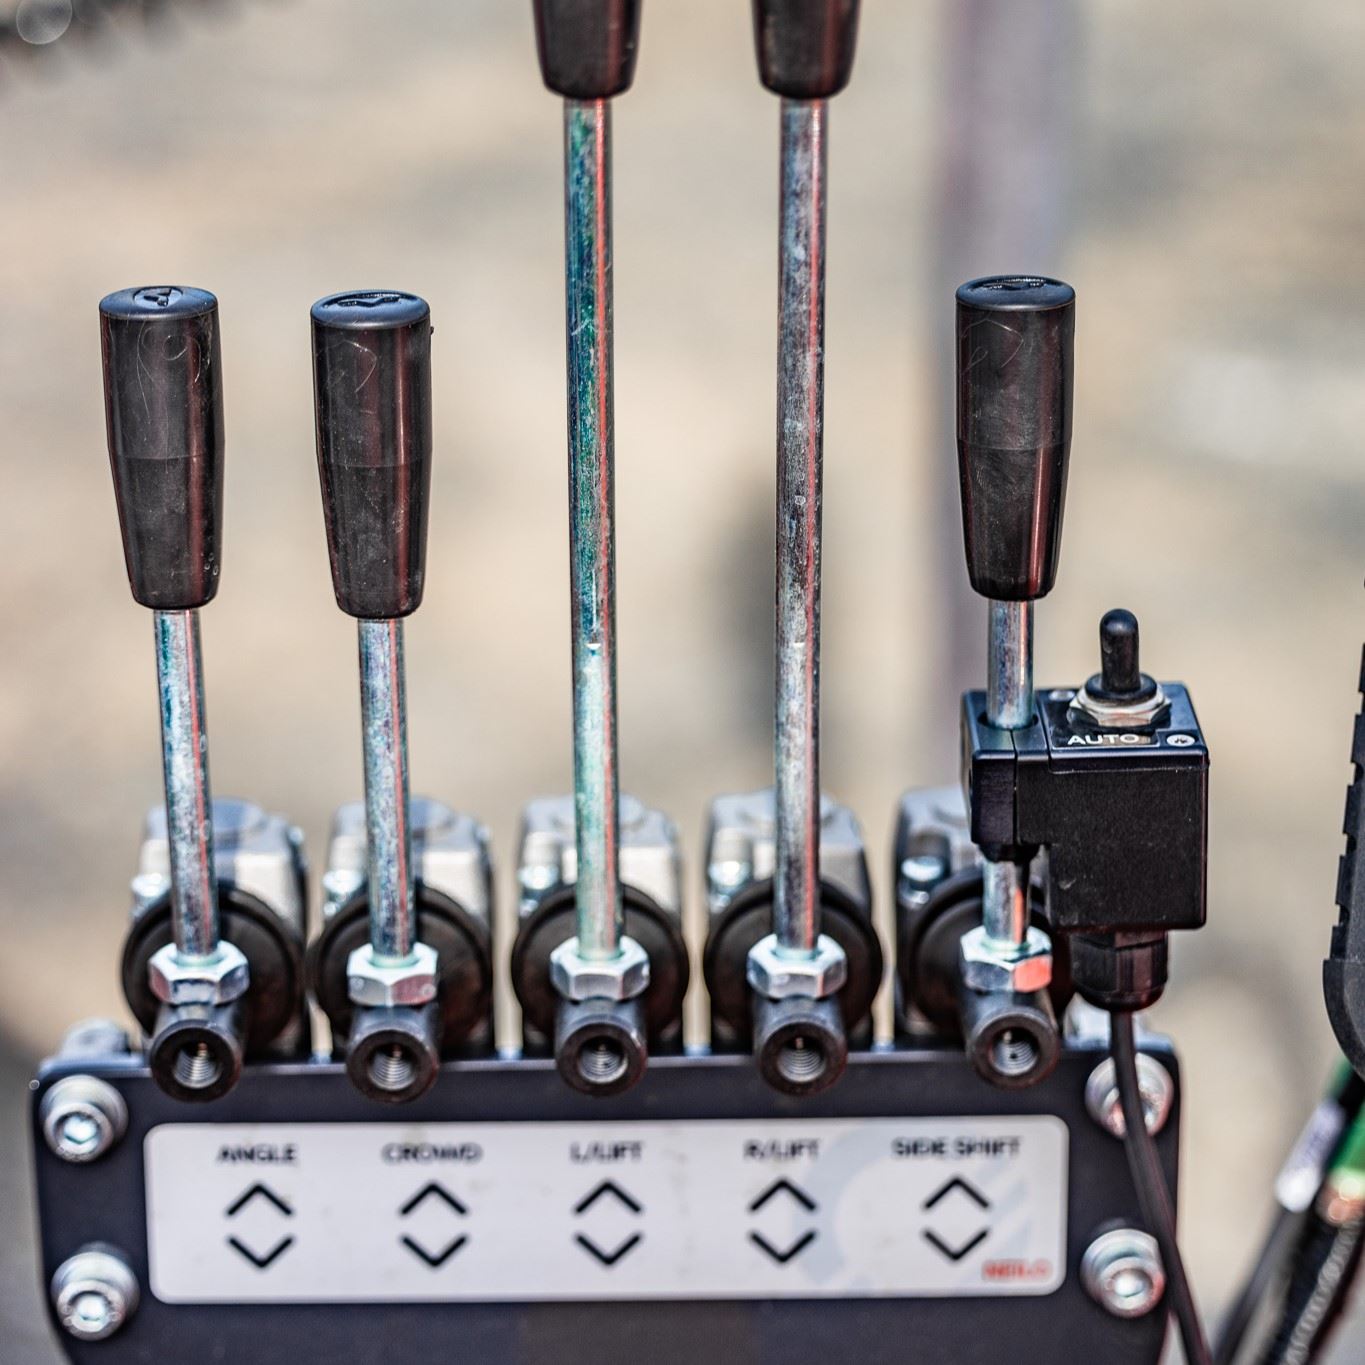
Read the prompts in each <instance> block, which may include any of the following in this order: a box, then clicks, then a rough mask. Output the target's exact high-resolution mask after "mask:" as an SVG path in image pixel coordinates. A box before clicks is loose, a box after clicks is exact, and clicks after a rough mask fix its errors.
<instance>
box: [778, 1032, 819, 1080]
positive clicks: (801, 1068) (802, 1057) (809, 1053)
mask: <svg viewBox="0 0 1365 1365" xmlns="http://www.w3.org/2000/svg"><path fill="white" fill-rule="evenodd" d="M775 1065H776V1067H777V1074H778V1075H779V1076H781V1077H782V1079H783V1080H784V1081H786V1082H787V1083H788V1084H790V1085H809V1084H810V1083H811V1082H812V1081H815V1080H818V1079H819V1078H820V1077H821V1076H823V1075H824V1074H825V1069H826V1068H827V1067H828V1066H829V1057H828V1056H827V1055H826V1053H825V1048H824V1044H823V1043H821V1042H820V1040H819V1039H818V1038H812V1037H809V1036H807V1035H806V1034H803V1033H798V1034H797V1035H796V1036H795V1037H793V1038H790V1039H788V1040H787V1042H785V1043H783V1044H782V1046H781V1047H780V1048H779V1049H778V1052H777V1060H776V1062H775Z"/></svg>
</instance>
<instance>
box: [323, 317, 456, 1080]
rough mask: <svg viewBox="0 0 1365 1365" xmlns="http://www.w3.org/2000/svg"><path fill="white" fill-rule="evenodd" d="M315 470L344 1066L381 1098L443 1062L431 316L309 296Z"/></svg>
mask: <svg viewBox="0 0 1365 1365" xmlns="http://www.w3.org/2000/svg"><path fill="white" fill-rule="evenodd" d="M312 320H313V379H314V397H315V402H316V415H317V446H318V474H319V477H320V479H321V482H322V502H323V513H324V516H325V518H326V522H327V545H328V550H329V552H330V555H331V562H332V586H333V588H334V590H335V592H336V599H337V605H338V606H339V607H340V608H341V609H342V611H344V612H346V613H347V614H348V615H350V616H354V617H355V618H356V622H357V627H358V632H359V645H360V709H361V728H362V735H363V743H364V758H365V825H366V851H367V858H368V884H367V896H368V901H369V913H370V941H369V944H368V945H366V946H365V947H363V948H358V949H357V950H356V951H355V952H354V953H352V954H351V958H350V961H349V962H348V964H347V979H348V984H349V991H350V996H351V999H352V1001H353V1002H354V1004H355V1006H356V1009H355V1015H354V1022H353V1023H352V1026H351V1029H350V1033H349V1035H348V1038H347V1051H346V1068H347V1071H348V1073H349V1074H350V1077H351V1080H352V1082H353V1083H354V1084H355V1086H356V1088H357V1089H359V1090H360V1091H361V1092H362V1093H363V1094H365V1095H368V1096H369V1097H370V1098H372V1099H380V1100H388V1101H394V1102H397V1101H403V1100H411V1099H415V1098H416V1097H417V1096H419V1095H421V1094H424V1093H425V1092H426V1091H427V1090H428V1089H430V1087H431V1085H432V1084H433V1083H434V1081H435V1080H436V1075H437V1071H438V1069H439V1067H440V1058H441V1054H440V1036H439V1028H440V1025H439V1012H438V1008H437V1005H436V990H437V960H436V952H435V950H434V949H433V948H431V947H430V946H429V945H427V944H425V943H422V942H421V941H420V940H419V938H418V935H417V924H416V918H415V908H414V907H415V899H414V878H413V865H412V835H411V829H410V812H409V799H408V741H407V698H406V692H405V686H404V674H403V618H404V617H406V616H408V615H410V614H411V613H412V612H414V611H416V610H417V607H418V606H419V605H420V603H421V601H422V588H423V579H424V575H425V572H426V540H427V501H428V492H429V489H430V486H431V312H430V310H429V309H428V307H427V305H426V303H424V302H423V301H422V300H421V299H419V298H417V297H415V296H414V295H412V294H403V293H398V292H395V291H385V290H362V291H358V292H354V293H349V294H334V295H332V296H331V297H329V298H325V299H322V300H321V301H320V302H318V303H316V304H314V306H313V313H312Z"/></svg>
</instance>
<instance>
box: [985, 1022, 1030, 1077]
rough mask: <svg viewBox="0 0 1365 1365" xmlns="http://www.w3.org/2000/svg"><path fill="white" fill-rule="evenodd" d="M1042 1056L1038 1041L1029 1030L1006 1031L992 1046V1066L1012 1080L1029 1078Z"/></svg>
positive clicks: (1015, 1029) (1013, 1029)
mask: <svg viewBox="0 0 1365 1365" xmlns="http://www.w3.org/2000/svg"><path fill="white" fill-rule="evenodd" d="M1040 1056H1041V1049H1040V1048H1039V1046H1038V1040H1037V1039H1036V1038H1035V1037H1034V1036H1033V1034H1031V1033H1030V1032H1029V1031H1028V1030H1027V1029H1021V1028H1007V1029H1004V1030H1002V1031H1001V1033H1000V1036H999V1037H998V1038H996V1040H995V1041H994V1042H993V1043H992V1044H991V1064H992V1065H993V1066H994V1067H995V1069H996V1071H997V1072H998V1073H999V1074H1000V1075H1001V1076H1008V1077H1010V1078H1011V1079H1015V1078H1017V1077H1019V1076H1027V1075H1028V1073H1029V1072H1030V1071H1032V1070H1033V1068H1034V1067H1035V1066H1037V1065H1038V1058H1039V1057H1040Z"/></svg>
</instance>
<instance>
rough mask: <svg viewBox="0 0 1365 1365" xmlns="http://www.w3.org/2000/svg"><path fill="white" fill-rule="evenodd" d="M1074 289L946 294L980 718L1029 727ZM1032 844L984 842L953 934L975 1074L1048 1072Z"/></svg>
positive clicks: (998, 1079)
mask: <svg viewBox="0 0 1365 1365" xmlns="http://www.w3.org/2000/svg"><path fill="white" fill-rule="evenodd" d="M1074 331H1075V294H1074V292H1073V291H1072V289H1071V287H1070V286H1069V285H1066V284H1062V283H1060V282H1058V281H1056V280H1050V279H1044V278H1042V277H1038V276H1028V275H1002V276H994V277H991V278H987V279H980V280H972V281H970V282H969V283H967V284H964V285H963V286H962V288H960V289H959V290H958V291H957V449H958V474H959V479H960V482H961V490H962V524H963V534H964V538H965V542H966V549H967V568H968V573H969V575H970V577H971V582H972V587H973V588H974V589H975V590H976V591H977V592H978V593H980V594H981V595H982V596H983V597H985V598H986V599H987V601H988V603H989V629H988V636H987V654H988V658H987V684H986V722H987V724H989V725H990V726H992V727H994V728H996V729H998V730H1003V731H1023V730H1027V729H1029V728H1030V727H1031V726H1032V725H1033V724H1034V719H1035V716H1034V698H1033V603H1034V601H1035V600H1036V599H1038V598H1040V597H1043V596H1045V595H1046V594H1047V593H1048V592H1050V591H1051V589H1052V585H1053V582H1054V580H1055V579H1056V576H1057V558H1058V554H1059V551H1060V548H1061V540H1062V510H1063V503H1064V500H1065V496H1066V475H1067V464H1068V459H1069V455H1070V448H1071V385H1072V349H1073V334H1074ZM1036 851H1037V850H1036V849H1033V848H1029V847H1025V846H1017V845H1011V846H1004V847H994V848H984V849H983V850H982V852H983V854H984V855H985V859H986V861H985V865H984V868H983V875H984V884H983V903H982V923H981V924H980V925H979V926H978V927H977V928H975V929H973V930H971V931H969V932H968V933H967V934H966V935H965V936H964V937H963V940H962V1005H963V1010H962V1015H963V1031H964V1033H965V1035H966V1042H967V1050H968V1053H969V1055H970V1056H971V1058H972V1060H973V1062H974V1063H975V1065H976V1067H977V1069H978V1070H979V1071H980V1072H981V1073H982V1075H984V1076H985V1077H986V1078H987V1079H989V1080H991V1081H994V1082H995V1083H996V1084H998V1085H1003V1086H1010V1087H1015V1086H1022V1085H1031V1084H1033V1083H1034V1082H1035V1081H1038V1080H1041V1079H1042V1078H1043V1077H1044V1076H1046V1075H1047V1074H1048V1072H1049V1071H1051V1070H1052V1067H1053V1066H1054V1065H1055V1064H1056V1060H1057V1055H1058V1047H1059V1043H1058V1037H1057V1024H1056V1019H1055V1018H1054V1016H1053V1010H1052V1006H1051V1002H1050V1000H1049V998H1048V994H1047V989H1046V988H1047V985H1048V983H1049V981H1050V980H1051V978H1052V947H1051V943H1050V942H1049V940H1048V936H1047V935H1046V934H1045V933H1044V932H1043V931H1042V930H1041V929H1040V928H1038V927H1037V926H1035V925H1032V924H1031V923H1030V906H1029V864H1030V862H1031V860H1032V857H1033V854H1034V853H1035V852H1036Z"/></svg>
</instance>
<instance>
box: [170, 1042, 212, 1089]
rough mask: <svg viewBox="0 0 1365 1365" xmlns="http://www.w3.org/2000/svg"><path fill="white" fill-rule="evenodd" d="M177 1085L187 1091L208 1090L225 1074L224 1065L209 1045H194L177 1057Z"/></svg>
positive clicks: (175, 1067)
mask: <svg viewBox="0 0 1365 1365" xmlns="http://www.w3.org/2000/svg"><path fill="white" fill-rule="evenodd" d="M173 1072H174V1075H175V1079H176V1083H177V1084H178V1085H180V1086H181V1087H182V1088H183V1089H185V1090H207V1089H208V1088H209V1087H210V1086H211V1085H214V1084H215V1083H216V1082H217V1080H218V1078H219V1077H220V1076H221V1075H222V1074H223V1064H222V1063H221V1062H220V1061H219V1060H218V1058H217V1057H215V1056H214V1055H213V1051H212V1049H211V1048H210V1047H209V1045H208V1044H207V1043H192V1044H191V1045H190V1046H188V1047H182V1048H181V1049H180V1051H179V1052H177V1053H176V1055H175V1066H174V1068H173Z"/></svg>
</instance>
